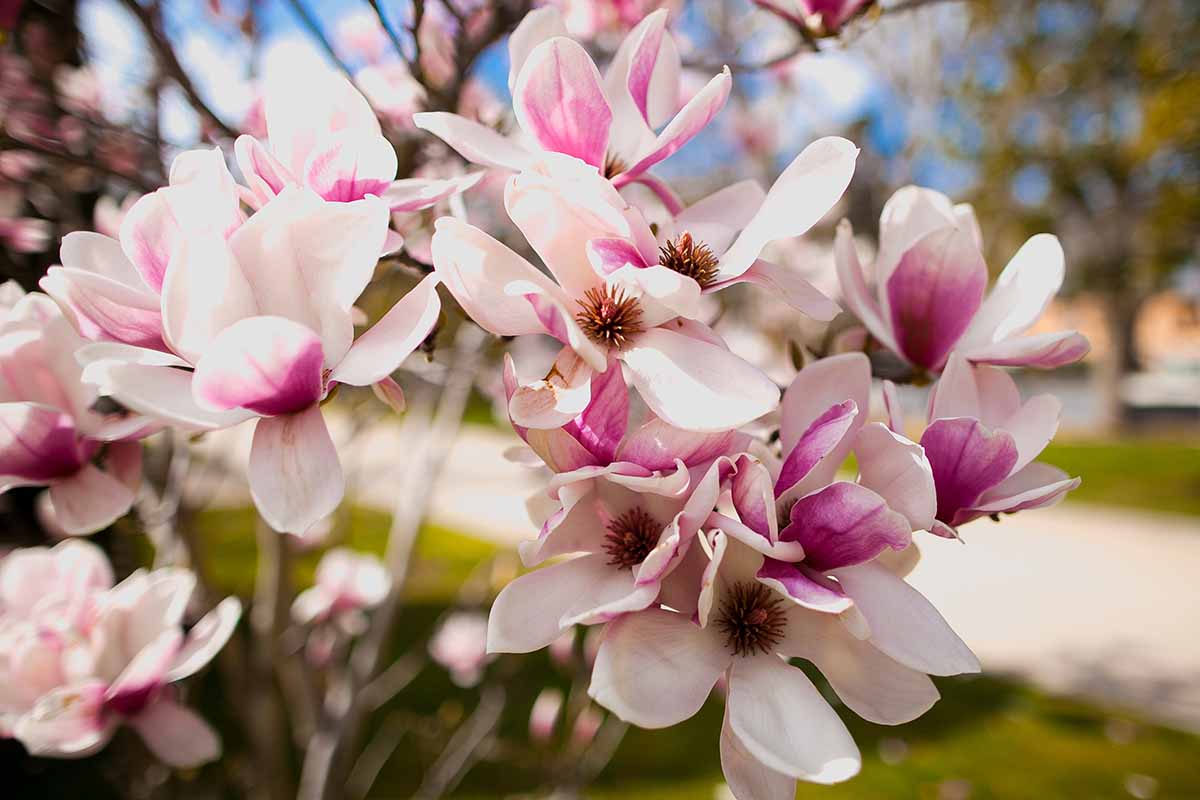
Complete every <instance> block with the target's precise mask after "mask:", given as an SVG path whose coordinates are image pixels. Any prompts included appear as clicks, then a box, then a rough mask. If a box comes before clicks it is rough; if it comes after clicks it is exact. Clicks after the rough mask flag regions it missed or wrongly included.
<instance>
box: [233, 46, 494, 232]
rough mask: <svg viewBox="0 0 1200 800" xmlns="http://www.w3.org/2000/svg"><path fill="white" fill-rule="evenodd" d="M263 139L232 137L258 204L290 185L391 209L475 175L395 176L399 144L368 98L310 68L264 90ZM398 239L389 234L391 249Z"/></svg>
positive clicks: (430, 201)
mask: <svg viewBox="0 0 1200 800" xmlns="http://www.w3.org/2000/svg"><path fill="white" fill-rule="evenodd" d="M263 102H264V112H265V115H266V126H267V142H268V143H267V144H264V143H263V142H260V141H259V140H258V139H256V138H255V137H253V136H250V135H249V134H243V135H242V136H239V137H238V138H237V141H236V142H235V143H234V152H235V153H236V155H237V162H238V167H239V168H240V169H241V171H242V175H243V176H244V178H245V180H246V183H247V184H248V188H243V189H242V199H243V200H244V201H245V202H246V204H247V205H249V206H250V207H251V208H255V209H257V208H261V207H262V206H263V205H264V204H266V203H267V202H268V201H269V200H270V199H271V198H273V197H275V196H277V195H278V194H280V193H281V192H282V191H283V190H284V188H285V187H287V186H295V185H298V186H304V187H307V188H308V189H311V190H312V191H313V192H315V193H316V194H317V195H319V196H320V197H321V198H322V199H324V200H328V201H330V202H339V203H348V202H353V201H356V200H361V199H363V198H364V197H368V196H371V195H375V196H377V197H380V198H382V199H383V201H384V202H385V203H386V204H387V206H388V207H389V208H390V209H391V210H392V211H395V212H409V211H418V210H420V209H423V208H429V207H431V206H433V205H435V204H436V203H438V202H439V201H441V200H444V199H445V198H447V197H450V196H452V195H455V194H458V193H459V192H462V191H465V190H466V189H468V188H470V187H471V186H473V185H474V184H475V182H476V181H478V180H479V178H480V173H474V174H471V175H466V176H463V177H460V178H449V179H444V180H434V179H426V178H403V179H400V180H397V179H396V168H397V161H396V149H395V148H394V147H393V146H392V143H391V142H389V141H388V140H387V139H386V138H385V137H384V136H383V133H382V130H381V129H380V126H379V120H378V119H377V118H376V116H375V112H374V111H373V110H372V109H371V106H370V104H369V103H368V102H367V101H366V99H364V98H363V96H362V95H361V94H360V93H359V92H358V90H357V89H355V88H354V86H352V85H351V84H350V82H349V81H348V80H346V79H345V78H344V77H343V76H341V75H338V74H335V73H333V72H329V71H326V70H311V71H309V72H307V73H306V74H305V75H304V76H303V78H302V79H298V78H297V76H296V75H290V74H289V75H280V76H276V78H275V79H273V80H271V81H269V82H268V85H267V87H266V90H265V92H264V101H263ZM398 246H399V242H398V241H395V240H394V237H393V238H390V239H389V245H388V248H387V249H388V250H393V249H396V248H397V247H398Z"/></svg>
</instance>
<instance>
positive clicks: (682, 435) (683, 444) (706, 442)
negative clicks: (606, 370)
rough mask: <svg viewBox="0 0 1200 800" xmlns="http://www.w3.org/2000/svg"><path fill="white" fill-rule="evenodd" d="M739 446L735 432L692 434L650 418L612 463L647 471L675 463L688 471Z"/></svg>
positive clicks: (660, 468)
mask: <svg viewBox="0 0 1200 800" xmlns="http://www.w3.org/2000/svg"><path fill="white" fill-rule="evenodd" d="M618 371H619V370H618ZM740 444H741V437H740V435H739V434H738V433H737V432H735V431H723V432H720V433H695V432H693V431H685V430H681V429H679V428H676V427H673V426H671V425H668V424H667V423H666V422H663V421H662V420H661V419H657V418H652V419H650V420H647V421H646V422H644V423H642V424H641V425H639V426H638V427H637V428H635V429H634V430H633V431H631V432H630V434H629V436H628V437H627V438H626V439H625V440H624V441H623V442H621V447H620V449H619V450H618V451H617V453H616V455H615V456H614V460H618V461H630V462H633V463H634V464H638V465H640V466H643V467H645V468H646V469H649V470H666V469H670V468H671V467H672V466H674V464H675V462H676V460H679V461H682V462H683V463H684V464H687V465H688V466H689V467H692V466H698V465H700V464H705V463H707V462H709V461H711V460H712V459H714V458H717V457H718V456H722V455H727V454H729V453H731V452H733V451H735V450H736V449H738V447H739V445H740Z"/></svg>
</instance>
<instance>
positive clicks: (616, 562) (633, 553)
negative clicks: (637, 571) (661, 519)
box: [604, 506, 662, 569]
mask: <svg viewBox="0 0 1200 800" xmlns="http://www.w3.org/2000/svg"><path fill="white" fill-rule="evenodd" d="M660 533H662V526H661V525H659V524H658V522H657V521H655V519H654V517H652V516H650V515H649V514H647V513H646V512H645V511H643V510H642V508H641V506H635V507H634V508H631V509H629V510H628V511H626V512H625V513H624V514H621V515H620V516H619V517H614V518H613V520H612V521H611V522H609V523H608V535H607V536H605V537H604V552H606V553H608V563H609V565H610V566H613V567H617V568H618V569H626V568H630V567H636V566H637V565H638V564H640V563H642V562H643V561H645V560H646V556H648V555H650V552H651V551H652V550H654V548H655V546H656V545H657V544H658V537H659V534H660Z"/></svg>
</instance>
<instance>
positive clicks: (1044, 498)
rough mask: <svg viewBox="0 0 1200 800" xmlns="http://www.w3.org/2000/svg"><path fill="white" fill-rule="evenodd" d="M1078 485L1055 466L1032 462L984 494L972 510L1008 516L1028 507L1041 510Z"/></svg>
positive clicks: (1075, 479) (1075, 480) (979, 512)
mask: <svg viewBox="0 0 1200 800" xmlns="http://www.w3.org/2000/svg"><path fill="white" fill-rule="evenodd" d="M1079 484H1080V479H1079V478H1072V477H1070V476H1068V475H1067V473H1065V472H1063V471H1062V470H1061V469H1059V468H1058V467H1052V466H1050V465H1049V464H1043V463H1041V462H1038V461H1035V462H1033V463H1032V464H1029V465H1027V466H1026V467H1024V468H1023V469H1020V470H1018V471H1017V472H1014V473H1013V474H1012V475H1010V476H1009V477H1008V478H1006V479H1004V480H1003V481H1001V482H1000V483H999V484H997V485H996V486H994V487H992V488H991V489H989V490H988V491H986V492H984V493H983V496H982V497H980V498H979V501H978V503H976V505H975V507H974V508H973V509H972V511H974V512H976V513H978V514H996V513H1004V514H1012V513H1015V512H1017V511H1024V510H1026V509H1030V508H1045V507H1046V506H1051V505H1054V504H1055V503H1057V502H1059V501H1060V500H1062V499H1063V498H1064V497H1065V496H1066V494H1067V492H1069V491H1072V490H1073V489H1076V488H1078V486H1079Z"/></svg>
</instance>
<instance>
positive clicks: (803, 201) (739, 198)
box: [531, 136, 858, 322]
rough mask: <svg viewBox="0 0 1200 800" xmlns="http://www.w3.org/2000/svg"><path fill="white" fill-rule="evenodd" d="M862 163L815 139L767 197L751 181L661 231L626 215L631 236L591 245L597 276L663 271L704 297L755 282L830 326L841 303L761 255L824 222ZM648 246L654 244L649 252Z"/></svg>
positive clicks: (843, 143)
mask: <svg viewBox="0 0 1200 800" xmlns="http://www.w3.org/2000/svg"><path fill="white" fill-rule="evenodd" d="M857 158H858V148H857V147H855V146H854V144H853V143H852V142H850V141H848V140H846V139H841V138H839V137H836V136H827V137H825V138H823V139H818V140H817V141H815V142H813V143H812V144H810V145H809V146H808V147H806V148H804V150H803V152H801V153H800V155H798V156H796V158H795V159H794V160H793V161H792V163H791V164H789V165H788V167H787V168H786V169H785V170H784V171H783V172H782V173H781V174H780V176H779V178H778V179H777V180H776V181H775V184H774V185H773V186H772V187H771V189H770V191H768V192H766V193H764V192H763V190H762V188H761V187H760V186H759V185H758V183H757V182H756V181H752V180H749V181H742V182H740V183H736V184H733V185H731V186H728V187H726V188H724V189H721V190H720V191H717V192H715V193H713V194H711V195H709V196H708V197H706V198H704V199H702V200H700V201H698V202H697V203H695V204H693V205H691V206H689V207H687V208H677V209H673V210H674V211H675V213H674V216H673V217H672V218H671V219H669V220H667V221H666V222H664V223H663V224H661V225H659V226H658V229H657V232H652V230H651V228H650V227H649V226H648V225H647V224H646V221H645V219H644V218H642V217H641V216H640V215H637V214H629V215H627V217H628V219H627V222H628V226H629V228H630V229H631V231H630V235H629V236H628V237H626V238H618V237H596V238H594V239H591V240H589V241H588V243H587V250H588V257H589V259H590V261H591V264H592V266H593V267H594V268H595V270H596V271H597V272H599V273H600V274H612V273H615V272H616V271H618V270H620V269H621V268H622V267H625V266H627V265H632V266H634V267H638V268H642V269H644V268H647V267H655V266H660V267H666V268H667V269H669V270H671V271H673V272H676V273H678V274H679V275H681V276H683V278H684V279H686V280H685V281H684V284H685V285H686V286H687V287H688V290H689V292H690V291H691V283H692V282H694V283H695V284H696V288H697V289H698V290H699V291H700V292H701V293H703V294H712V293H713V292H718V291H720V290H722V289H725V288H727V287H729V286H732V285H734V284H736V283H751V284H754V285H756V286H759V287H761V288H764V289H767V290H768V291H770V292H772V293H773V294H774V295H775V296H776V297H778V298H779V299H781V300H783V301H785V302H787V303H788V304H790V305H791V306H792V307H793V308H795V309H796V310H798V311H801V312H802V313H804V314H807V315H808V316H810V317H812V318H813V319H816V320H818V321H821V322H828V321H829V320H831V319H833V318H834V317H835V316H837V314H838V313H839V312H840V311H841V309H840V308H839V307H838V305H837V303H834V302H833V301H832V300H830V299H829V298H828V297H826V296H825V295H824V294H822V293H821V291H820V290H818V289H817V288H816V287H814V286H813V285H812V284H811V283H809V282H808V281H807V280H805V279H804V278H803V277H802V276H801V275H800V273H799V272H798V271H796V270H794V269H789V268H787V267H783V266H780V265H778V264H773V263H771V262H769V261H765V260H763V259H761V258H759V254H760V253H761V252H762V251H763V249H764V248H765V247H766V246H767V245H768V244H770V243H771V242H774V241H779V240H789V239H792V238H793V237H796V236H801V235H803V234H804V233H805V232H807V231H808V230H809V229H810V228H812V226H813V225H815V224H816V223H817V222H818V221H820V219H821V218H822V217H824V216H825V215H826V214H827V213H828V212H829V210H830V209H832V208H833V207H834V205H835V204H836V203H837V202H838V200H840V199H841V196H842V194H843V192H845V190H846V187H847V186H848V185H849V183H850V178H851V176H852V175H853V174H854V162H855V160H856V159H857ZM566 201H567V202H568V203H569V198H566ZM531 241H532V240H531ZM647 243H654V245H655V247H652V248H650V249H649V251H648V252H647V248H646V244H647Z"/></svg>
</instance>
